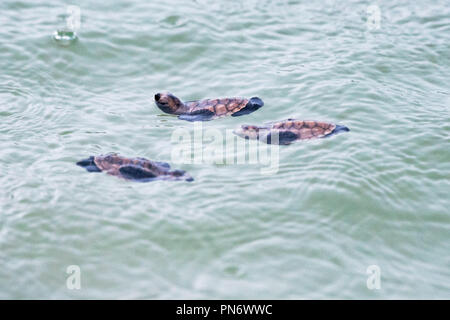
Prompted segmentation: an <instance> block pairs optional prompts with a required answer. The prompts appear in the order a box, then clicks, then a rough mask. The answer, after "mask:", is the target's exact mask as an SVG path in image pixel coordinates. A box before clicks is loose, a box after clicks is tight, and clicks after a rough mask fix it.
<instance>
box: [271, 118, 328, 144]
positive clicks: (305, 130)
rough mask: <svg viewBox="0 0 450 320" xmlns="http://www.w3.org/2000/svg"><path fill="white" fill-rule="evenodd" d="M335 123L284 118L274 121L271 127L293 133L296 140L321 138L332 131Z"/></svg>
mask: <svg viewBox="0 0 450 320" xmlns="http://www.w3.org/2000/svg"><path fill="white" fill-rule="evenodd" d="M335 128H336V125H335V124H332V123H327V122H319V121H308V120H306V121H302V120H291V119H289V120H285V121H281V122H277V123H274V124H273V125H272V128H271V129H274V130H280V131H290V132H292V133H295V134H296V135H297V136H298V138H297V140H305V139H313V138H322V137H325V136H327V135H329V134H331V133H332V132H333V130H334V129H335Z"/></svg>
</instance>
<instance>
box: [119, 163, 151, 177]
mask: <svg viewBox="0 0 450 320" xmlns="http://www.w3.org/2000/svg"><path fill="white" fill-rule="evenodd" d="M119 172H120V174H121V175H122V177H123V178H125V179H130V180H137V181H148V180H149V179H153V178H156V177H157V176H156V175H155V174H153V173H152V172H150V171H148V170H145V169H142V168H141V167H139V166H136V165H123V166H121V167H120V168H119Z"/></svg>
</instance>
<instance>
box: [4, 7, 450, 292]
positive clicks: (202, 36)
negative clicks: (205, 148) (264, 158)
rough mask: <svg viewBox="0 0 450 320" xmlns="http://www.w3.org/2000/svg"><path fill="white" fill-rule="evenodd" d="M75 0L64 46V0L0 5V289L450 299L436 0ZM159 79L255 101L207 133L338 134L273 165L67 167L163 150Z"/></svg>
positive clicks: (448, 138)
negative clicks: (133, 174) (371, 11)
mask: <svg viewBox="0 0 450 320" xmlns="http://www.w3.org/2000/svg"><path fill="white" fill-rule="evenodd" d="M72 4H74V5H77V6H79V7H80V9H81V27H80V29H79V30H78V39H77V40H75V41H73V42H72V43H70V44H69V45H62V44H60V43H58V42H56V41H55V40H54V39H53V38H52V37H53V34H54V32H55V31H56V30H57V29H59V28H60V27H61V25H62V26H64V19H65V18H66V14H65V13H66V6H67V3H65V2H63V1H55V0H49V1H31V0H23V1H11V0H4V1H2V2H1V4H0V10H1V12H2V17H1V20H0V21H1V28H0V70H1V72H0V139H1V149H0V159H1V160H0V201H1V202H0V266H1V268H0V298H6V299H12V298H19V299H23V298H31V299H36V298H50V299H53V298H63V299H66V298H83V299H87V298H121V299H128V298H145V299H148V298H150V299H174V298H178V299H181V298H192V299H197V298H203V299H205V298H208V299H210V298H265V299H268V298H276V299H305V298H318V299H324V298H332V299H334V298H349V299H357V298H362V299H378V298H386V299H392V298H450V285H449V283H450V256H449V252H450V243H449V236H450V218H449V207H450V201H449V194H450V180H449V178H450V161H449V160H450V112H449V107H450V90H449V84H448V83H449V79H450V6H449V3H448V1H418V2H417V3H416V2H414V3H413V2H411V1H406V0H405V1H402V0H398V1H374V2H373V3H372V2H367V1H345V3H344V2H342V1H331V0H330V1H320V2H317V1H300V0H299V1H296V0H290V1H288V0H282V1H273V2H272V1H269V0H262V1H256V0H255V1H253V0H251V1H246V2H244V3H242V2H241V1H234V0H233V1H206V0H197V1H182V0H170V1H163V2H161V1H152V2H149V1H138V0H133V1H114V2H99V1H88V0H85V1H73V3H72ZM373 4H375V5H378V7H379V9H380V16H381V20H380V24H379V29H372V28H369V25H368V24H367V19H368V13H367V8H368V6H369V5H373ZM162 90H170V91H171V92H173V93H174V94H176V95H178V96H179V97H181V98H183V99H184V100H193V99H199V98H215V97H226V96H244V97H250V96H255V95H257V96H259V97H261V98H262V99H263V100H264V102H265V106H264V107H263V108H262V109H260V110H259V111H257V112H255V113H253V114H251V115H248V116H244V117H239V118H226V119H219V120H215V121H211V122H208V123H205V124H204V128H205V129H208V128H214V129H219V130H222V131H223V132H225V130H226V129H230V128H234V127H236V126H237V125H240V124H244V123H251V124H261V123H264V122H268V121H274V120H281V119H286V118H289V117H293V118H299V119H314V120H322V121H331V122H336V123H340V124H345V125H347V126H348V127H350V129H351V132H349V133H345V134H341V135H338V136H335V137H333V138H330V139H324V140H316V141H310V142H302V143H297V144H294V145H291V146H287V147H280V149H279V170H278V173H277V174H274V175H262V174H261V170H260V169H261V166H260V165H251V164H243V165H235V164H232V163H231V164H222V165H220V164H212V163H202V164H178V165H176V167H178V168H182V169H185V170H187V171H189V173H190V174H191V175H192V176H193V177H194V178H195V181H194V182H192V183H185V182H171V181H157V182H152V183H148V184H139V183H138V184H136V183H130V182H126V181H122V180H119V179H116V178H114V177H110V176H107V175H104V174H88V173H87V172H85V171H83V170H82V169H81V168H79V167H77V166H75V165H74V163H75V162H76V161H77V160H80V159H81V158H85V157H87V156H89V155H94V154H101V153H107V152H119V153H121V154H124V155H128V156H141V157H147V158H150V159H157V160H163V161H171V152H172V148H173V146H174V144H173V143H171V135H172V133H173V132H174V130H175V129H177V128H186V129H187V130H192V129H193V125H192V124H191V123H188V122H184V121H180V120H178V119H177V118H176V117H172V116H167V115H163V114H162V112H161V111H160V110H158V109H157V108H156V107H155V105H154V103H153V95H154V94H155V93H156V92H158V91H162ZM70 265H77V266H79V267H80V269H81V289H80V290H69V289H68V288H67V286H66V279H67V277H68V276H69V275H68V274H67V273H66V269H67V267H68V266H70ZM370 265H377V266H378V267H379V268H380V271H381V288H380V289H379V290H370V289H368V287H367V285H366V281H367V277H368V274H366V270H367V268H368V266H370Z"/></svg>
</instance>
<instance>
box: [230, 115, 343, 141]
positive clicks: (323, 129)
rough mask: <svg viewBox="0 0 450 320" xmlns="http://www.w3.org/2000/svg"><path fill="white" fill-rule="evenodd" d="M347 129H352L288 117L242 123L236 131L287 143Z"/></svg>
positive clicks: (325, 135)
mask: <svg viewBox="0 0 450 320" xmlns="http://www.w3.org/2000/svg"><path fill="white" fill-rule="evenodd" d="M346 131H350V129H349V128H347V127H346V126H342V125H338V124H332V123H327V122H320V121H303V120H296V119H287V120H283V121H279V122H274V123H271V124H267V125H265V126H254V125H242V126H241V127H240V128H239V129H236V130H234V133H235V134H236V135H238V136H240V137H242V138H245V139H253V140H261V141H263V142H266V143H268V144H281V145H287V144H291V143H292V142H294V141H297V140H307V139H315V138H325V137H329V136H331V135H334V134H337V133H339V132H346Z"/></svg>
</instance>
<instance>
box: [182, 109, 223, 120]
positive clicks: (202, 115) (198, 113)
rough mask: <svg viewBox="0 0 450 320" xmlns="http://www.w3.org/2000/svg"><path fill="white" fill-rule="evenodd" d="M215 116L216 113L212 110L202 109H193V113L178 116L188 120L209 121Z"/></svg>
mask: <svg viewBox="0 0 450 320" xmlns="http://www.w3.org/2000/svg"><path fill="white" fill-rule="evenodd" d="M214 116H215V114H214V112H212V111H211V110H208V109H200V110H195V111H192V112H191V113H188V114H181V115H179V116H178V118H179V119H181V120H186V121H209V120H211V119H213V118H214Z"/></svg>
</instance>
